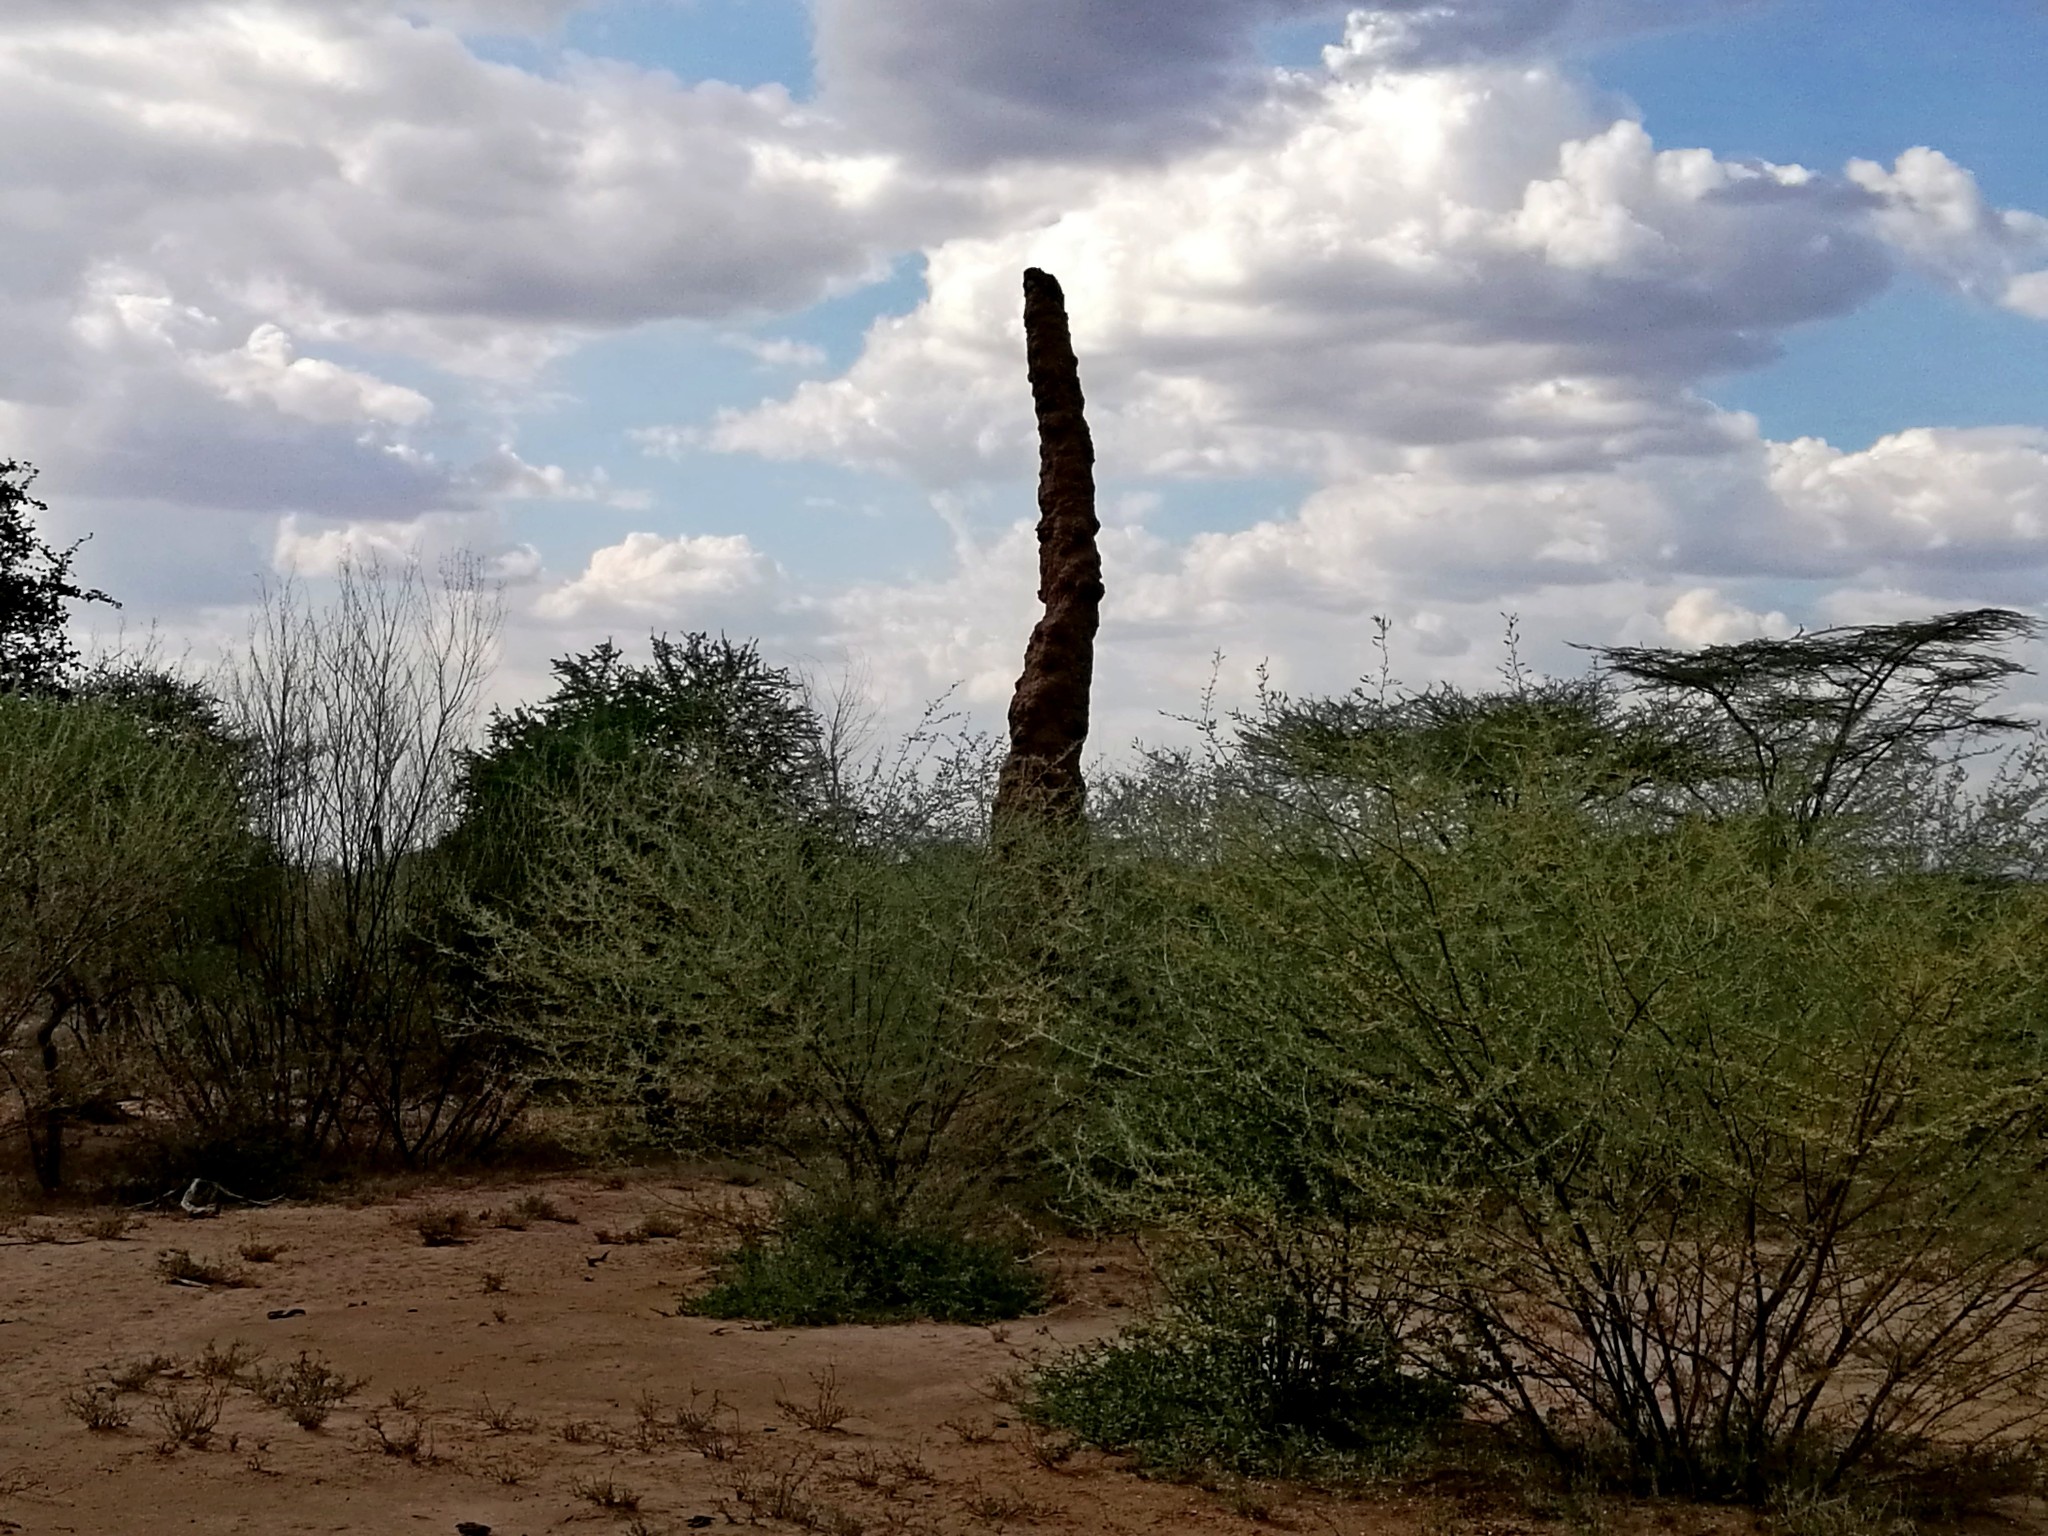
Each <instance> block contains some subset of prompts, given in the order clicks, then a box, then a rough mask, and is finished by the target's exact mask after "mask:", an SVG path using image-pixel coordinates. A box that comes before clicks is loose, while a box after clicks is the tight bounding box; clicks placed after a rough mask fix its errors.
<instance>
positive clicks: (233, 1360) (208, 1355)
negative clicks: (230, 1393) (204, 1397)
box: [192, 1339, 263, 1387]
mask: <svg viewBox="0 0 2048 1536" xmlns="http://www.w3.org/2000/svg"><path fill="white" fill-rule="evenodd" d="M262 1358H263V1351H262V1350H260V1349H258V1348H256V1347H255V1346H254V1345H253V1344H249V1343H245V1342H244V1341H243V1340H241V1339H230V1340H229V1341H228V1347H227V1348H226V1349H222V1348H221V1347H220V1346H219V1345H217V1344H215V1343H214V1342H213V1340H211V1339H208V1340H207V1341H206V1347H205V1348H204V1349H202V1350H201V1351H200V1352H199V1353H198V1354H197V1355H196V1356H194V1357H193V1360H192V1374H193V1375H195V1376H197V1377H199V1379H200V1380H202V1381H218V1382H224V1383H225V1384H226V1385H228V1386H231V1387H235V1386H240V1385H241V1384H242V1383H243V1381H244V1380H245V1379H246V1378H248V1376H249V1375H250V1373H251V1372H252V1371H254V1369H255V1367H256V1362H257V1361H259V1360H261V1359H262Z"/></svg>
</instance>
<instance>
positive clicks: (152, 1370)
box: [107, 1355, 178, 1392]
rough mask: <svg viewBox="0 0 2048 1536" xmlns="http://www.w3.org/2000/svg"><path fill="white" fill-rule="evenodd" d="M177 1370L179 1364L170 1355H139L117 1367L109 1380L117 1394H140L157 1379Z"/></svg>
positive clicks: (110, 1374)
mask: <svg viewBox="0 0 2048 1536" xmlns="http://www.w3.org/2000/svg"><path fill="white" fill-rule="evenodd" d="M177 1368H178V1362H177V1361H175V1360H173V1359H172V1358H171V1357H170V1356H169V1355H137V1356H136V1357H135V1358H134V1359H132V1360H130V1361H128V1362H127V1363H125V1364H123V1365H119V1366H116V1367H115V1368H114V1369H113V1370H112V1371H111V1372H110V1373H108V1376H107V1380H108V1382H109V1383H110V1384H111V1385H112V1386H113V1388H114V1390H115V1391H116V1392H140V1391H141V1390H142V1389H143V1388H144V1387H146V1386H148V1385H149V1384H150V1383H151V1382H152V1381H155V1380H156V1379H157V1377H159V1376H167V1375H169V1374H170V1373H171V1372H172V1371H175V1370H176V1369H177Z"/></svg>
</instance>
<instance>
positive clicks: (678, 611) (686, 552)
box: [534, 533, 775, 623]
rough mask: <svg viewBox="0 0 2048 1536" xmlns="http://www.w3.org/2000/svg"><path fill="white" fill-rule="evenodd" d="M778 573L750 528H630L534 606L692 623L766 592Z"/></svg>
mask: <svg viewBox="0 0 2048 1536" xmlns="http://www.w3.org/2000/svg"><path fill="white" fill-rule="evenodd" d="M774 581H775V568H774V566H773V564H772V563H771V562H770V561H769V560H768V559H767V558H766V557H765V556H763V555H762V554H761V552H760V551H758V550H757V549H755V548H754V546H753V544H752V543H751V542H750V541H749V540H748V539H747V537H746V536H745V535H744V534H703V535H699V536H696V537H691V536H687V535H685V536H682V537H678V538H663V537H662V536H661V535H659V534H655V533H629V534H627V535H626V537H625V538H624V539H623V540H621V541H620V542H619V543H617V544H610V545H606V546H605V547H604V548H602V549H599V550H596V551H594V552H593V553H592V554H591V556H590V563H589V565H588V566H586V567H585V568H584V570H583V572H582V574H581V575H579V576H577V577H575V578H574V579H573V580H571V581H568V582H565V583H564V584H563V585H561V586H559V587H556V588H554V589H553V590H551V591H549V592H547V593H545V594H543V595H542V596H541V597H540V598H539V599H538V600H537V601H536V602H535V604H534V611H535V612H536V613H538V614H540V615H541V616H542V617H544V618H548V619H555V620H566V619H575V618H579V617H584V616H586V615H592V614H600V615H601V614H606V613H612V614H631V615H634V616H638V617H647V618H654V619H664V620H673V621H674V622H677V623H691V622H695V620H694V619H693V617H692V616H693V615H694V614H696V613H697V612H699V611H700V610H702V609H705V608H707V607H708V608H712V609H718V608H721V607H727V606H729V605H730V604H731V603H732V602H734V601H735V600H737V599H741V598H755V599H758V598H761V597H763V596H765V595H766V593H767V591H768V589H769V587H770V586H771V585H772V584H773V582H774Z"/></svg>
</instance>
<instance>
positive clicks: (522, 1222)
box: [490, 1205, 529, 1232]
mask: <svg viewBox="0 0 2048 1536" xmlns="http://www.w3.org/2000/svg"><path fill="white" fill-rule="evenodd" d="M490 1222H491V1225H492V1226H494V1227H496V1228H497V1229H498V1230H499V1231H501V1232H524V1231H525V1230H526V1228H527V1226H528V1225H529V1223H528V1222H527V1220H526V1218H525V1217H524V1216H522V1215H520V1214H519V1212H518V1211H517V1210H516V1209H515V1208H514V1207H512V1206H509V1205H508V1206H503V1207H501V1208H499V1209H498V1210H496V1211H494V1212H492V1213H491V1217H490Z"/></svg>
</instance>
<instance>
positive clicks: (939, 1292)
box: [685, 1204, 1045, 1328]
mask: <svg viewBox="0 0 2048 1536" xmlns="http://www.w3.org/2000/svg"><path fill="white" fill-rule="evenodd" d="M1044 1299H1045V1285H1044V1282H1043V1281H1042V1280H1041V1279H1040V1278H1039V1276H1038V1275H1037V1274H1036V1273H1034V1272H1033V1271H1032V1269H1031V1268H1030V1267H1029V1266H1028V1265H1026V1264H1024V1263H1022V1262H1021V1261H1020V1260H1019V1259H1018V1258H1017V1257H1016V1255H1014V1254H1013V1253H1011V1252H1010V1251H1009V1250H1007V1249H1006V1248H1004V1247H1002V1246H1001V1245H1000V1244H996V1243H991V1242H985V1241H983V1240H981V1239H979V1238H974V1237H968V1236H965V1235H963V1234H961V1233H958V1232H952V1231H947V1230H944V1229H941V1228H929V1227H927V1228H916V1227H902V1226H898V1225H895V1224H893V1223H890V1222H888V1221H885V1220H883V1219H882V1218H881V1217H879V1216H876V1215H874V1214H872V1213H869V1212H865V1211H860V1210H857V1209H848V1208H845V1207H840V1206H831V1205H822V1204H810V1205H803V1206H798V1207H796V1208H794V1209H793V1210H791V1211H790V1212H789V1213H788V1214H787V1215H786V1216H785V1219H784V1220H783V1222H782V1225H781V1228H780V1230H779V1231H778V1232H777V1233H776V1235H775V1236H774V1237H773V1238H772V1239H770V1240H768V1241H766V1242H755V1243H748V1244H743V1245H742V1246H741V1247H740V1248H739V1249H738V1250H737V1251H736V1252H734V1253H733V1254H732V1255H731V1256H730V1257H729V1258H728V1259H727V1261H726V1265H725V1269H724V1273H723V1276H722V1278H721V1279H720V1281H719V1283H718V1284H717V1285H716V1286H714V1287H713V1288H712V1289H711V1290H710V1291H708V1292H706V1293H705V1294H704V1295H702V1296H700V1297H698V1298H696V1300H695V1301H693V1302H688V1303H686V1304H685V1305H686V1306H687V1308H688V1309H689V1310H691V1311H694V1312H696V1313H698V1314H699V1315H701V1316H704V1317H747V1318H761V1319H765V1320H767V1321H769V1322H776V1323H782V1324H785V1325H788V1326H794V1327H800V1328H815V1327H825V1326H830V1325H832V1324H837V1323H885V1322H907V1321H910V1320H913V1319H930V1320H931V1321H934V1322H942V1323H985V1322H989V1321H992V1320H994V1319H997V1318H1005V1317H1018V1316H1021V1315H1022V1314H1024V1313H1026V1312H1030V1311H1032V1310H1033V1309H1035V1308H1037V1307H1038V1306H1040V1305H1041V1304H1042V1303H1043V1301H1044Z"/></svg>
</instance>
